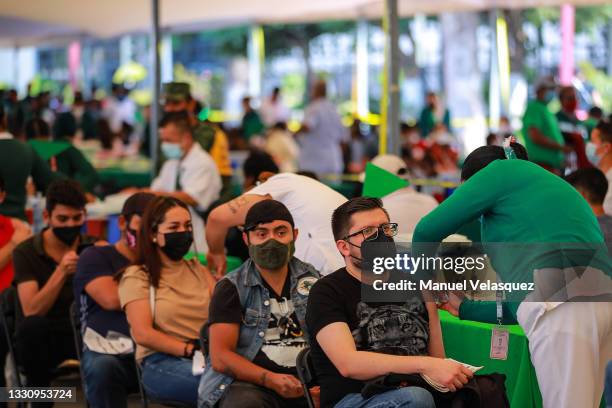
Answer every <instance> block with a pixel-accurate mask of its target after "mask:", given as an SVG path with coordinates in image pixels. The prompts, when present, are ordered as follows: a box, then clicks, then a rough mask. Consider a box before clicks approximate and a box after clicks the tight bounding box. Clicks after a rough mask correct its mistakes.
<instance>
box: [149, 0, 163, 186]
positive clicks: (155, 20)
mask: <svg viewBox="0 0 612 408" xmlns="http://www.w3.org/2000/svg"><path fill="white" fill-rule="evenodd" d="M159 1H160V0H151V37H150V43H151V47H150V49H151V65H152V67H153V84H152V87H153V92H152V95H153V98H152V101H151V121H150V135H149V137H150V144H149V148H150V149H151V151H150V154H151V179H153V178H154V177H155V174H156V173H157V160H158V157H157V145H158V140H157V134H158V133H157V124H158V123H159V116H160V107H159V90H160V87H161V83H160V72H159V71H160V61H159V42H160V32H159V31H160V30H159Z"/></svg>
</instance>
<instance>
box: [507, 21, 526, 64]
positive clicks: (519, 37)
mask: <svg viewBox="0 0 612 408" xmlns="http://www.w3.org/2000/svg"><path fill="white" fill-rule="evenodd" d="M504 17H505V19H506V23H507V24H508V39H509V42H510V44H509V45H510V71H511V72H516V73H522V72H523V69H524V66H525V33H524V32H523V12H522V10H504Z"/></svg>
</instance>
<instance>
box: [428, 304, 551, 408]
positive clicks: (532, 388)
mask: <svg viewBox="0 0 612 408" xmlns="http://www.w3.org/2000/svg"><path fill="white" fill-rule="evenodd" d="M440 321H441V324H442V337H443V338H444V349H445V350H446V355H447V357H451V358H454V359H455V360H459V361H462V362H465V363H468V364H471V365H474V366H484V368H483V369H482V370H480V371H479V373H480V374H487V373H492V372H497V373H501V374H505V375H506V391H507V393H508V400H509V401H510V406H511V407H512V408H541V407H542V396H541V394H540V389H539V387H538V381H537V378H536V373H535V369H534V367H533V365H532V364H531V359H530V357H529V345H528V343H527V338H526V337H525V333H524V332H523V329H521V328H520V326H518V325H514V326H504V327H506V328H507V329H508V331H509V332H510V343H509V348H508V359H507V360H492V359H491V358H489V353H490V350H491V333H492V329H493V327H495V325H494V324H488V323H479V322H473V321H470V320H459V319H458V318H456V317H454V316H452V315H451V314H449V313H448V312H445V311H440Z"/></svg>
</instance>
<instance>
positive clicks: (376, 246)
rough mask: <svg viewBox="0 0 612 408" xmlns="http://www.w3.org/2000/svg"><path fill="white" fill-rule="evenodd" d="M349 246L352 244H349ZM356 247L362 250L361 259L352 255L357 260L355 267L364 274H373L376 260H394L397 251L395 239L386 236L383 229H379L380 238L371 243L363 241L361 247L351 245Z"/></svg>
mask: <svg viewBox="0 0 612 408" xmlns="http://www.w3.org/2000/svg"><path fill="white" fill-rule="evenodd" d="M349 244H351V243H350V242H349ZM351 245H353V246H354V247H357V248H360V249H361V258H357V257H356V256H353V255H351V258H353V259H354V260H355V262H354V263H355V266H356V267H357V268H359V269H360V270H361V271H362V272H369V273H372V271H373V268H374V258H393V257H395V255H396V253H397V250H396V248H395V241H394V240H393V237H388V236H386V235H385V234H384V233H383V231H382V228H379V229H378V236H377V237H376V239H373V240H371V241H363V243H362V244H361V246H357V245H355V244H351Z"/></svg>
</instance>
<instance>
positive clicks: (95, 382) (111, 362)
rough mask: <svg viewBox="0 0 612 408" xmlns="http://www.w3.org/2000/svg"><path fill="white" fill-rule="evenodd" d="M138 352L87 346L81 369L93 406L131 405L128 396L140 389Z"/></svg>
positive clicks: (98, 407) (86, 391)
mask: <svg viewBox="0 0 612 408" xmlns="http://www.w3.org/2000/svg"><path fill="white" fill-rule="evenodd" d="M134 364H135V363H134V355H133V354H126V355H120V356H119V355H111V354H100V353H96V352H95V351H91V350H85V351H84V352H83V356H82V358H81V369H82V370H83V376H84V377H85V395H86V396H87V401H88V402H89V405H91V407H92V408H127V396H128V394H130V393H131V392H137V391H138V377H137V376H136V366H135V365H134Z"/></svg>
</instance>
